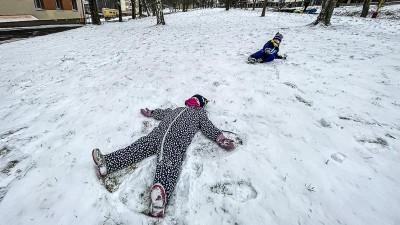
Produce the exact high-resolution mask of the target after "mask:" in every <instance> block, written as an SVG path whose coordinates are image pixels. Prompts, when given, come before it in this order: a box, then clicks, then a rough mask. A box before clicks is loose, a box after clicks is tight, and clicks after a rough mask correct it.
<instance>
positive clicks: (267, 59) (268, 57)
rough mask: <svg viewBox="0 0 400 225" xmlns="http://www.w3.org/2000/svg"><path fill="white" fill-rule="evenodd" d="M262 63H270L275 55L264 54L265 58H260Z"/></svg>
mask: <svg viewBox="0 0 400 225" xmlns="http://www.w3.org/2000/svg"><path fill="white" fill-rule="evenodd" d="M262 59H263V62H271V61H273V60H274V59H275V54H268V55H267V54H265V57H263V58H262Z"/></svg>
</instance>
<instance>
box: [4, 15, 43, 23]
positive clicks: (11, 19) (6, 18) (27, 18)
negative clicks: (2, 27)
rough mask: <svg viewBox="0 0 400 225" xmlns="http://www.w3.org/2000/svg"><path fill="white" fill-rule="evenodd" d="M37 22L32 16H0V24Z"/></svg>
mask: <svg viewBox="0 0 400 225" xmlns="http://www.w3.org/2000/svg"><path fill="white" fill-rule="evenodd" d="M32 20H38V19H37V18H36V17H34V16H32V15H19V16H0V23H5V22H18V21H32Z"/></svg>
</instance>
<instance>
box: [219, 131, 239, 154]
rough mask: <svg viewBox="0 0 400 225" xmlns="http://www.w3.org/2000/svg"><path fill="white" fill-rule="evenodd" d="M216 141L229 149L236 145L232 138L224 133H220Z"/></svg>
mask: <svg viewBox="0 0 400 225" xmlns="http://www.w3.org/2000/svg"><path fill="white" fill-rule="evenodd" d="M216 141H217V143H218V145H219V146H220V147H221V148H223V149H225V150H228V151H229V150H232V149H233V148H234V147H235V142H234V141H233V140H232V139H229V138H226V137H225V136H224V135H223V134H220V135H219V136H218V137H217V140H216Z"/></svg>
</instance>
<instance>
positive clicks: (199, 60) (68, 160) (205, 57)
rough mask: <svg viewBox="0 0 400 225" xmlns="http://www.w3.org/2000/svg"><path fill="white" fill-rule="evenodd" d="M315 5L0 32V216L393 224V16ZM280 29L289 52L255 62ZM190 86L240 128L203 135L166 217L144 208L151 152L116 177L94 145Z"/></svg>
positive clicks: (115, 139) (398, 171) (124, 133)
mask: <svg viewBox="0 0 400 225" xmlns="http://www.w3.org/2000/svg"><path fill="white" fill-rule="evenodd" d="M315 17H316V15H300V14H287V13H273V12H268V13H267V16H266V17H263V18H261V17H259V13H258V12H252V11H245V10H230V11H228V12H226V11H224V10H223V9H214V10H198V11H193V12H188V13H176V14H170V15H167V16H166V22H167V25H166V26H154V24H155V19H154V18H146V19H141V20H130V21H128V22H125V23H107V24H104V25H102V26H86V27H83V28H78V29H75V30H70V31H67V32H62V33H56V34H51V35H48V36H41V37H36V38H32V39H26V40H22V41H18V42H13V43H7V44H3V45H0V60H1V66H0V74H1V76H0V94H1V103H0V118H1V120H0V138H1V140H0V171H1V172H0V179H1V180H0V201H1V202H0V212H1V213H0V224H202V225H203V224H251V225H256V224H260V225H261V224H326V225H327V224H352V225H353V224H360V225H376V224H382V225H395V224H399V223H400V209H399V202H400V195H399V194H398V187H399V185H400V178H399V177H400V165H399V163H398V162H399V159H400V157H399V147H400V143H399V139H400V125H399V123H400V115H399V109H400V97H399V96H400V88H399V85H400V78H399V76H398V74H399V72H400V64H399V62H400V55H399V52H400V43H399V41H398V37H399V30H400V24H399V23H398V22H397V21H393V20H372V19H368V18H367V19H362V18H353V17H333V19H332V24H333V25H332V26H331V27H327V28H325V27H309V26H307V24H309V23H311V22H312V21H313V20H314V19H315ZM277 31H280V32H281V33H282V34H283V35H284V41H283V42H282V45H281V53H287V54H288V60H286V61H282V60H276V61H274V62H272V63H269V64H258V65H250V64H247V63H246V62H245V60H246V58H247V56H248V55H249V54H251V53H253V52H254V51H256V50H258V49H259V48H261V47H262V46H263V44H264V43H265V42H266V41H268V40H269V39H270V38H271V37H272V36H273V35H274V34H275V32H277ZM196 93H200V94H203V95H204V96H206V97H208V98H209V99H211V100H212V102H211V103H210V104H209V105H208V106H207V107H208V111H209V117H210V119H211V120H212V121H213V122H214V124H215V125H217V126H218V127H219V128H221V129H223V130H228V131H232V132H234V133H236V134H237V136H236V135H233V134H229V133H226V134H227V135H228V136H230V137H232V138H240V139H241V140H243V143H242V144H241V145H240V144H239V145H238V147H237V148H236V149H235V150H234V151H233V152H230V153H227V152H225V151H224V150H222V149H220V148H218V146H217V145H216V144H215V143H213V142H211V141H210V140H207V139H206V138H205V137H204V136H203V135H202V134H201V133H199V134H198V135H196V137H195V139H194V140H193V142H192V144H191V146H190V147H189V149H188V152H187V157H186V161H185V163H184V166H183V168H182V172H181V176H180V179H179V182H178V184H177V186H176V190H175V193H174V196H173V197H172V200H171V203H170V205H169V206H168V208H167V216H166V218H165V219H163V220H156V219H153V218H149V217H147V216H145V215H143V214H142V213H141V212H142V211H145V210H146V208H147V207H148V197H147V196H148V191H147V190H148V188H149V186H150V185H151V183H152V179H153V175H154V169H155V158H149V159H146V160H144V161H143V162H141V163H140V164H138V165H137V169H136V170H135V171H134V172H128V173H127V174H125V175H122V177H120V180H122V183H121V184H120V185H119V188H118V189H117V190H116V191H114V192H113V193H109V192H108V191H107V190H106V189H105V187H104V186H103V185H102V183H101V182H100V181H99V179H98V178H97V177H96V175H95V169H94V165H93V162H92V159H91V155H90V152H91V150H92V149H93V148H95V147H98V148H100V149H101V150H102V151H103V152H105V153H109V152H112V151H115V150H117V149H119V148H122V147H125V146H126V145H129V144H130V143H132V142H133V141H135V140H137V139H138V138H139V137H141V136H143V135H146V134H148V133H149V132H150V131H151V129H152V128H154V127H155V126H157V124H158V122H157V121H154V120H152V119H148V118H144V117H143V116H141V115H140V113H139V109H140V108H143V107H149V108H157V107H160V108H166V107H177V106H182V105H183V101H184V100H185V99H186V98H188V97H190V96H191V95H192V94H196Z"/></svg>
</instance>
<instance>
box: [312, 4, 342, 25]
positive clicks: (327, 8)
mask: <svg viewBox="0 0 400 225" xmlns="http://www.w3.org/2000/svg"><path fill="white" fill-rule="evenodd" d="M336 2H337V0H325V1H323V2H322V9H321V12H320V13H319V15H318V18H317V20H315V21H314V23H313V24H314V25H317V24H318V23H323V24H324V25H325V26H329V25H331V17H332V14H333V9H335V5H336Z"/></svg>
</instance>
